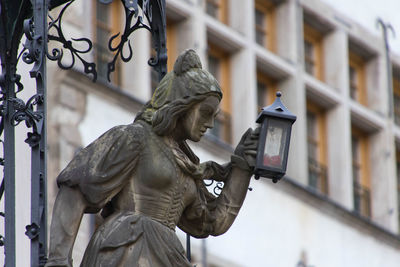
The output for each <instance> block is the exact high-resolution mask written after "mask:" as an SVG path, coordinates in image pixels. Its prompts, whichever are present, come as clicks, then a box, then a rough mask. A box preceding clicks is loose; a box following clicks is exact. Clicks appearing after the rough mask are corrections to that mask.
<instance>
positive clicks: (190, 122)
mask: <svg viewBox="0 0 400 267" xmlns="http://www.w3.org/2000/svg"><path fill="white" fill-rule="evenodd" d="M218 106H219V99H218V98H217V97H216V96H208V97H207V98H206V99H204V100H203V101H202V102H200V103H197V104H196V105H194V106H193V108H191V109H190V110H189V111H188V113H186V115H185V116H184V117H183V121H182V123H183V125H182V127H183V129H182V130H183V131H184V133H183V134H184V136H185V139H189V140H192V141H194V142H198V141H200V139H201V137H202V136H203V135H204V134H205V132H206V131H207V129H209V128H212V127H214V119H215V116H216V115H217V113H218V111H219V109H218Z"/></svg>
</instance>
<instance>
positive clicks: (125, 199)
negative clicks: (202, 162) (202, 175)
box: [113, 133, 197, 229]
mask: <svg viewBox="0 0 400 267" xmlns="http://www.w3.org/2000/svg"><path fill="white" fill-rule="evenodd" d="M139 157H140V159H139V162H138V164H137V166H136V171H135V172H134V173H133V176H132V177H131V179H129V182H128V183H127V185H126V186H125V187H124V188H123V189H122V191H121V192H120V193H119V194H118V195H117V196H116V198H115V201H114V202H113V205H114V208H116V209H117V210H122V211H124V210H126V211H134V212H135V213H138V214H143V215H145V216H148V217H150V218H152V219H154V220H156V221H158V222H160V223H162V224H164V225H166V226H167V227H169V228H171V229H175V227H176V225H177V224H178V222H179V219H180V217H181V215H182V212H183V211H184V209H185V207H186V206H187V205H188V204H190V203H191V202H192V201H193V200H194V199H195V197H196V193H197V188H196V184H195V181H194V179H192V178H191V177H190V176H189V175H188V174H186V173H184V172H183V171H182V170H181V168H180V167H179V166H178V165H177V163H176V160H175V158H174V155H173V153H172V151H171V147H169V146H168V145H167V143H166V142H165V140H164V139H163V137H159V136H157V135H155V134H153V133H150V134H149V137H148V138H147V140H146V145H144V148H143V149H142V152H141V153H140V156H139Z"/></svg>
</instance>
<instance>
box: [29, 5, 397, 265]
mask: <svg viewBox="0 0 400 267" xmlns="http://www.w3.org/2000/svg"><path fill="white" fill-rule="evenodd" d="M166 4H167V7H166V13H167V49H168V58H169V60H168V70H171V68H172V66H173V62H174V60H175V58H176V57H177V55H178V54H179V53H180V52H181V51H183V50H185V49H187V48H193V49H195V50H196V51H197V53H198V54H199V55H200V57H201V59H202V62H203V66H204V67H205V68H207V69H208V70H209V71H210V72H211V73H212V74H213V75H214V76H215V77H216V78H217V80H219V82H220V85H221V88H222V90H223V93H224V98H223V100H222V102H221V105H220V108H221V112H220V113H219V115H218V117H217V121H216V125H215V127H214V129H212V130H210V131H209V133H207V134H206V136H205V137H204V138H203V140H202V141H200V142H199V143H191V144H190V145H191V146H192V147H193V148H194V150H195V153H196V154H197V155H198V156H199V157H200V158H201V160H202V161H205V160H210V159H211V160H215V161H217V162H220V163H223V162H226V161H228V160H229V158H230V153H232V151H233V148H234V147H235V145H236V144H237V142H238V141H239V140H240V137H241V135H242V134H243V133H244V132H245V131H246V130H247V128H249V127H253V128H254V127H256V123H255V120H256V117H257V114H258V112H259V110H260V108H261V107H263V106H266V105H269V104H271V103H272V102H273V100H274V97H275V93H276V91H278V90H279V91H281V92H282V94H283V97H282V101H283V102H284V103H285V104H286V105H287V107H288V108H289V109H290V110H291V112H293V113H294V114H296V115H297V121H296V123H295V124H294V126H293V131H292V139H291V148H290V155H289V163H288V171H287V175H286V177H285V178H284V179H283V180H282V181H280V182H279V183H277V184H273V183H272V182H271V181H270V180H267V179H260V180H258V181H256V180H252V182H251V187H252V188H253V190H252V191H251V192H248V195H247V198H246V200H245V203H244V205H243V207H242V210H241V211H240V214H239V216H238V218H237V219H236V221H235V223H234V224H233V226H232V228H231V229H230V230H229V231H228V232H227V233H226V234H224V235H223V236H220V237H215V238H214V237H210V238H208V239H206V240H196V239H193V238H192V252H193V255H192V257H193V262H194V263H196V264H197V266H205V263H206V264H207V266H210V267H211V266H215V267H217V266H249V267H250V266H251V267H253V266H293V267H294V266H315V267H317V266H324V267H326V266H328V267H329V266H332V267H333V266H335V267H336V266H344V267H346V266H371V267H375V266H376V267H381V266H387V267H390V266H393V267H394V266H398V264H399V262H400V223H399V222H400V220H399V218H400V212H399V209H400V200H399V199H400V56H398V55H393V54H392V55H391V62H390V65H391V66H392V69H391V70H388V69H387V68H386V61H385V45H384V41H383V40H382V38H381V37H379V36H376V35H373V34H372V33H370V32H368V31H367V30H366V29H364V28H362V27H361V26H360V25H358V24H357V23H355V22H354V21H352V20H351V18H348V17H344V16H343V15H341V14H340V13H338V12H337V11H335V10H333V9H332V8H330V7H329V6H327V5H326V4H323V3H321V2H320V1H318V0H301V1H297V0H254V1H253V0H252V1H240V0H167V1H166ZM69 9H70V12H68V14H66V16H65V28H64V31H67V32H68V33H69V35H70V36H71V37H74V38H78V37H81V36H91V39H92V40H94V47H95V50H94V52H93V53H92V54H90V55H88V59H89V60H94V61H95V62H96V64H97V65H98V66H99V73H98V75H99V76H98V82H97V83H92V82H91V80H90V77H87V76H86V75H85V74H83V67H82V66H80V65H79V64H76V65H75V67H74V69H73V70H71V71H64V70H61V69H59V68H58V66H57V64H55V63H49V64H48V146H49V153H48V156H49V159H48V195H49V205H48V210H49V223H50V219H51V211H52V205H53V203H54V198H55V196H56V193H57V186H56V183H55V178H56V176H57V174H58V173H59V172H60V171H61V170H62V169H63V168H64V167H65V166H66V165H67V163H68V162H69V161H70V160H71V159H72V157H73V155H74V154H75V153H76V151H78V150H79V149H80V148H82V147H84V146H86V145H88V144H89V143H90V142H92V141H93V140H95V139H96V138H97V137H98V136H100V135H101V134H102V133H103V132H105V131H106V130H108V129H109V128H111V127H113V126H116V125H119V124H128V123H130V122H132V121H133V119H134V117H135V115H136V114H137V112H138V111H139V110H140V108H141V106H142V105H143V104H144V103H145V102H146V101H148V100H149V99H150V97H151V94H152V92H153V91H154V88H155V86H156V85H157V77H156V75H155V73H154V71H152V70H151V68H150V67H149V66H148V65H147V61H148V59H149V58H150V57H151V55H152V54H153V53H154V52H152V49H151V38H150V35H149V34H148V33H147V32H146V31H145V30H141V31H137V32H136V33H135V34H134V35H133V38H132V40H131V43H132V47H133V53H134V55H133V59H132V60H131V62H129V63H127V64H125V63H122V62H119V63H118V64H117V66H116V71H115V73H114V74H113V75H112V77H111V83H108V82H107V81H106V79H107V77H106V69H105V68H104V67H105V66H106V65H105V64H106V62H109V61H110V58H111V57H112V54H110V53H109V52H107V49H106V48H107V40H108V38H109V37H110V36H111V35H114V34H116V33H118V31H120V29H122V27H123V25H124V24H123V23H124V16H123V10H122V8H121V6H120V3H119V1H114V2H113V3H112V4H110V5H103V4H100V3H98V1H95V0H92V1H76V2H75V3H74V4H73V5H71V6H70V8H69ZM55 12H57V10H56V11H55ZM83 25H84V26H83ZM388 74H390V75H388ZM389 76H390V77H391V79H388V77H389ZM391 88H392V89H393V90H391ZM390 103H392V107H393V108H392V109H391V104H390ZM99 220H100V219H99V216H98V215H85V216H84V219H83V221H82V225H81V229H80V232H79V235H78V238H77V241H76V244H75V248H74V261H75V265H78V264H79V262H80V259H81V258H82V255H83V252H84V249H85V247H86V244H87V242H88V240H89V239H90V234H91V233H92V232H93V230H94V229H95V227H96V225H97V224H98V223H99ZM177 232H178V235H179V237H180V238H181V239H182V242H184V240H185V235H184V233H183V232H180V231H179V230H177ZM21 266H22V265H21Z"/></svg>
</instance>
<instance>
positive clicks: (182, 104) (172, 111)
mask: <svg viewBox="0 0 400 267" xmlns="http://www.w3.org/2000/svg"><path fill="white" fill-rule="evenodd" d="M211 95H215V96H217V94H216V93H213V92H210V93H209V94H205V95H197V96H192V97H188V98H182V99H178V100H175V101H173V102H172V103H170V104H168V105H166V106H164V107H162V108H161V109H159V110H157V111H156V112H155V113H154V115H153V118H152V125H153V130H154V132H155V133H156V134H158V135H161V136H163V135H169V134H171V133H172V132H173V130H174V129H175V128H176V125H177V123H178V121H179V119H180V118H181V117H182V116H183V115H184V114H186V112H187V111H188V110H190V109H191V108H192V107H193V106H194V105H196V104H197V103H200V102H201V101H203V100H204V99H206V98H207V97H208V96H211Z"/></svg>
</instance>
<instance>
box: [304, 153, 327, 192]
mask: <svg viewBox="0 0 400 267" xmlns="http://www.w3.org/2000/svg"><path fill="white" fill-rule="evenodd" d="M308 185H309V186H311V187H312V188H315V189H317V190H318V191H319V192H320V193H323V194H328V170H327V168H326V166H324V165H323V164H321V163H319V162H318V161H316V160H315V159H313V158H308Z"/></svg>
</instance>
